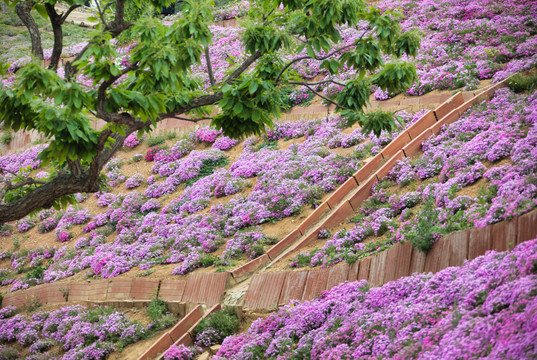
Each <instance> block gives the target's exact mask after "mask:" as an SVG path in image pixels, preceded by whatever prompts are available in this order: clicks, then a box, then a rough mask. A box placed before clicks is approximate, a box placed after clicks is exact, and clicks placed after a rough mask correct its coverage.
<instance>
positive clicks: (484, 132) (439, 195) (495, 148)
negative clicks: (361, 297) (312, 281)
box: [290, 89, 537, 267]
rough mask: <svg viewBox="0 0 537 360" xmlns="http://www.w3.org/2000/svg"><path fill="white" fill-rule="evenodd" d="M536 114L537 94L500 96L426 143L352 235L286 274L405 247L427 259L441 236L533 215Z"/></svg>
mask: <svg viewBox="0 0 537 360" xmlns="http://www.w3.org/2000/svg"><path fill="white" fill-rule="evenodd" d="M536 114H537V92H536V93H534V94H533V95H531V96H528V95H514V94H513V93H511V92H510V91H509V90H508V89H501V90H499V91H498V92H497V93H496V96H495V97H494V99H492V100H491V101H490V102H489V103H486V104H480V105H477V106H476V107H474V108H473V109H471V110H470V111H468V112H467V113H466V114H465V115H463V116H462V117H461V118H460V119H459V120H458V121H457V122H455V123H453V124H451V125H450V126H448V127H447V128H444V129H443V131H442V132H441V133H440V134H439V135H438V136H432V137H431V138H429V139H428V140H427V141H425V142H424V143H423V145H422V147H423V156H422V157H421V158H416V159H404V160H401V161H399V162H397V163H396V165H395V166H394V168H393V170H392V171H391V172H390V174H389V175H388V176H387V178H385V179H384V180H383V181H381V182H379V183H378V184H377V185H376V186H374V188H373V191H372V194H371V196H370V197H369V199H367V200H366V201H365V202H364V203H363V204H362V206H361V208H360V211H359V212H358V213H357V214H356V216H354V217H353V219H351V221H353V222H354V223H355V224H354V226H353V227H352V228H351V229H349V230H342V231H339V232H338V233H336V234H335V235H334V236H333V238H332V239H330V240H328V241H327V242H326V244H325V245H324V246H323V247H322V248H321V249H316V250H313V251H311V252H309V253H299V254H297V255H296V256H295V257H294V258H293V259H292V260H291V264H290V266H291V267H301V266H319V265H321V266H329V265H332V264H335V263H338V262H341V261H350V262H352V261H355V260H356V259H359V258H362V257H365V256H368V255H371V254H373V253H375V252H378V251H382V250H384V249H386V248H387V247H390V246H391V245H393V244H394V243H396V242H397V241H404V240H409V241H411V242H412V243H413V245H415V246H416V247H418V248H419V249H421V250H423V251H427V250H429V249H430V248H431V247H432V245H433V244H434V242H435V241H436V240H438V238H439V237H441V236H442V235H443V234H447V233H450V232H453V231H457V230H462V229H466V228H470V227H483V226H486V225H488V224H492V223H496V222H499V221H502V220H504V219H510V218H512V217H514V216H517V215H520V214H523V213H526V212H528V211H530V210H531V209H533V208H535V207H536V206H537V178H536V176H535V173H536V171H537V156H536V155H537V117H536ZM476 183H477V184H476ZM418 205H419V206H418ZM372 237H374V238H375V241H369V242H368V241H366V240H368V238H369V239H370V238H372Z"/></svg>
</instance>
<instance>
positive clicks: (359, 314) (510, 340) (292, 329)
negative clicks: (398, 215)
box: [213, 240, 537, 360]
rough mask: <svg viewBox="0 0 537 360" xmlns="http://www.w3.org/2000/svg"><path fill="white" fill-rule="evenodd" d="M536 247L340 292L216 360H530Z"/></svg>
mask: <svg viewBox="0 0 537 360" xmlns="http://www.w3.org/2000/svg"><path fill="white" fill-rule="evenodd" d="M536 264H537V240H532V241H528V242H525V243H523V244H521V245H519V246H517V247H516V248H515V249H514V250H513V251H512V252H504V253H497V252H494V251H490V252H488V253H487V254H486V255H484V256H481V257H479V258H477V259H475V260H473V261H471V262H469V263H467V264H465V265H464V266H462V267H450V268H448V269H445V270H442V271H441V272H439V273H437V274H435V275H432V274H415V275H413V276H411V277H407V278H402V279H399V280H397V281H393V282H390V283H388V284H386V285H384V286H382V287H377V288H371V287H370V285H369V284H368V283H367V282H366V281H365V280H363V281H359V282H358V281H356V282H351V283H348V282H346V283H343V284H341V285H339V286H337V287H335V288H333V289H332V290H330V291H328V292H325V293H323V294H322V295H320V296H319V298H318V299H315V300H313V301H310V302H304V303H299V302H297V301H293V302H291V303H290V304H289V305H286V306H284V307H283V308H282V309H280V310H279V311H278V312H277V313H275V314H272V315H270V316H268V317H267V318H261V319H258V320H256V321H255V322H254V323H253V324H252V326H251V327H250V329H249V330H248V331H247V332H246V333H243V334H239V335H234V336H231V337H228V338H226V339H225V340H224V342H223V344H222V347H221V348H220V349H219V350H218V353H217V354H216V357H213V359H218V360H224V359H226V360H233V359H250V358H278V359H287V358H308V359H379V358H382V359H387V358H390V359H431V358H434V359H460V358H465V359H480V358H495V359H499V358H501V359H504V358H505V359H509V358H511V359H528V358H532V357H535V356H537V349H536V348H535V341H534V340H535V338H536V336H537V322H535V321H534V318H535V314H537V297H536V294H537V275H536V273H537V267H536Z"/></svg>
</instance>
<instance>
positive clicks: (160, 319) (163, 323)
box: [147, 299, 175, 331]
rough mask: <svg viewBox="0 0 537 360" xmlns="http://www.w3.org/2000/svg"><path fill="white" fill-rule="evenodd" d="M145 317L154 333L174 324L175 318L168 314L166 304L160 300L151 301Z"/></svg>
mask: <svg viewBox="0 0 537 360" xmlns="http://www.w3.org/2000/svg"><path fill="white" fill-rule="evenodd" d="M147 315H148V316H149V318H150V319H151V323H152V324H153V329H154V330H155V331H158V330H162V329H166V328H168V327H170V326H172V325H173V324H174V323H175V317H174V316H173V315H172V314H170V312H169V311H168V307H167V306H166V303H165V302H164V301H163V300H161V299H153V300H151V302H150V303H149V306H148V307H147Z"/></svg>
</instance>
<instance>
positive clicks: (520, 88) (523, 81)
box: [507, 74, 537, 93]
mask: <svg viewBox="0 0 537 360" xmlns="http://www.w3.org/2000/svg"><path fill="white" fill-rule="evenodd" d="M507 86H508V87H509V89H511V90H512V91H514V92H515V93H522V92H531V91H533V90H535V89H537V74H532V75H521V74H516V75H513V76H512V77H511V78H510V79H509V81H507Z"/></svg>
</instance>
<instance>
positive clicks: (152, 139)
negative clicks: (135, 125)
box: [146, 135, 166, 147]
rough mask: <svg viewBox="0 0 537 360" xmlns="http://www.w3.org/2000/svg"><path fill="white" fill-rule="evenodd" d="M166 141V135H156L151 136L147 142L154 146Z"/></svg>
mask: <svg viewBox="0 0 537 360" xmlns="http://www.w3.org/2000/svg"><path fill="white" fill-rule="evenodd" d="M165 141H166V137H165V136H164V135H156V136H151V137H150V138H149V139H147V141H146V142H147V145H148V146H149V147H152V146H157V145H160V144H163V143H164V142H165Z"/></svg>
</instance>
